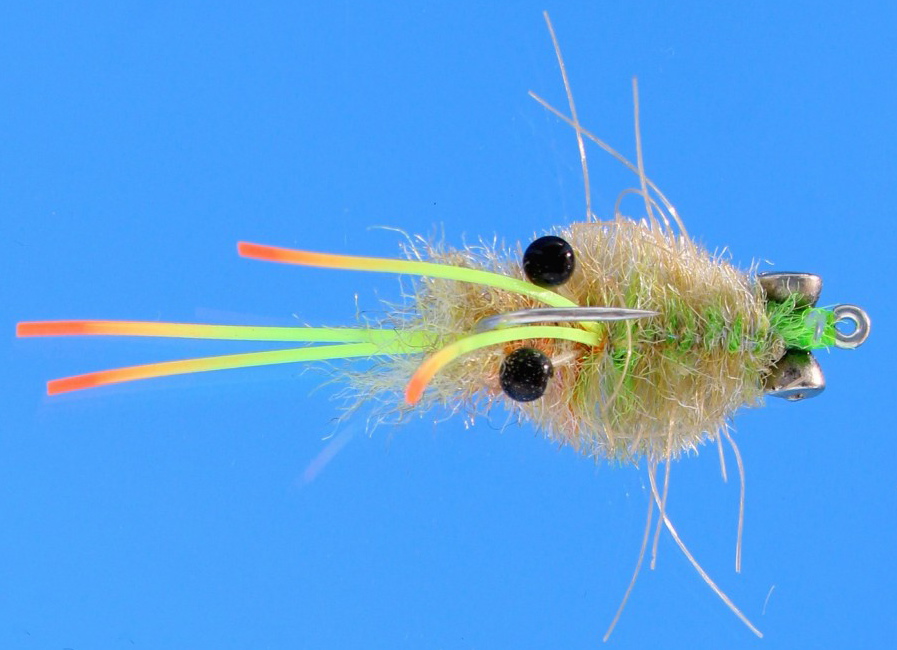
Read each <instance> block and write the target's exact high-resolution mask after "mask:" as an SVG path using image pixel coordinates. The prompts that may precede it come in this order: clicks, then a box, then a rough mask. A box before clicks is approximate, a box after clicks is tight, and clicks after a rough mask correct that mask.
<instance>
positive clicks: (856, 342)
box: [832, 305, 872, 350]
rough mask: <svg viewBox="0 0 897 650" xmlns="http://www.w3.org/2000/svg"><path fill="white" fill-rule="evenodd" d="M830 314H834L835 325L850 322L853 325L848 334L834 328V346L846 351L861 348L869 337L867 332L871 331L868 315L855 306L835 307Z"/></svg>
mask: <svg viewBox="0 0 897 650" xmlns="http://www.w3.org/2000/svg"><path fill="white" fill-rule="evenodd" d="M832 312H833V313H834V314H835V324H836V325H837V324H838V323H843V322H846V321H850V322H851V323H853V325H854V328H853V331H852V332H850V333H846V332H842V331H841V330H839V329H838V328H837V327H836V328H835V345H836V346H837V347H839V348H844V349H847V350H852V349H853V348H857V347H859V346H861V345H862V344H863V342H864V341H865V340H866V339H867V338H868V337H869V331H870V330H871V329H872V321H871V320H870V319H869V314H867V313H866V312H865V311H863V310H862V309H860V308H859V307H857V306H856V305H835V307H834V308H833V309H832Z"/></svg>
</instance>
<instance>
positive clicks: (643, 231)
mask: <svg viewBox="0 0 897 650" xmlns="http://www.w3.org/2000/svg"><path fill="white" fill-rule="evenodd" d="M545 19H546V23H547V24H548V30H549V34H550V36H551V38H552V41H553V43H554V50H555V54H556V56H557V60H558V64H559V67H560V71H561V75H562V79H563V83H564V88H565V90H566V94H567V101H568V105H569V109H570V114H569V116H568V115H565V114H563V113H562V112H561V111H559V110H558V109H556V108H554V107H553V106H551V105H550V104H549V103H548V102H546V101H545V100H543V99H541V98H540V97H538V96H537V95H535V94H533V93H530V94H531V95H532V96H533V97H534V98H535V99H536V100H537V101H538V102H540V103H541V104H542V105H543V106H544V107H545V108H546V109H547V110H549V111H551V112H552V113H553V114H555V115H556V116H557V117H558V118H560V119H561V120H562V121H564V122H566V123H567V124H569V125H570V126H571V127H572V128H573V129H574V131H575V134H576V139H577V144H578V146H579V153H580V158H581V164H582V170H583V180H584V186H585V199H586V220H585V221H584V222H581V223H574V224H571V225H569V226H566V227H562V228H557V229H555V232H554V234H551V235H547V236H544V237H540V238H538V239H536V240H535V241H533V242H532V243H531V244H530V245H529V246H528V247H527V248H526V250H525V252H524V253H523V255H522V258H520V259H517V258H514V257H511V256H509V255H507V254H506V253H504V252H503V251H501V250H497V249H496V248H494V247H489V246H481V247H479V248H465V249H459V250H456V249H451V248H446V247H443V246H440V245H435V244H431V243H429V242H427V241H426V240H423V239H417V240H414V241H412V243H411V244H410V245H409V246H408V247H407V250H406V257H407V259H383V258H369V257H351V256H343V255H332V254H325V253H313V252H308V251H298V250H290V249H285V248H278V247H274V246H266V245H260V244H252V243H246V242H241V243H239V244H238V252H239V254H240V255H241V256H243V257H246V258H251V259H257V260H264V261H269V262H279V263H287V264H298V265H304V266H317V267H327V268H333V269H348V270H357V271H373V272H385V273H397V274H407V275H414V276H419V278H420V280H419V281H418V282H417V283H416V284H415V286H414V289H413V291H412V293H411V295H410V296H409V297H408V298H409V299H408V300H407V302H406V305H405V306H404V307H403V308H400V309H398V310H396V311H394V312H393V313H392V314H391V315H390V316H389V317H388V318H387V319H386V320H385V321H384V322H381V323H373V324H372V323H363V324H362V326H359V327H339V328H333V327H326V328H325V327H254V326H231V325H212V324H192V323H161V322H140V321H107V320H68V321H29V322H21V323H19V324H18V326H17V335H18V336H22V337H31V336H60V335H111V336H153V337H177V338H207V339H231V340H255V341H272V342H282V343H287V342H289V343H302V344H303V345H301V346H293V347H288V348H285V349H278V350H271V351H266V352H252V353H242V354H230V355H224V356H215V357H203V358H197V359H184V360H177V361H167V362H162V363H152V364H147V365H141V366H132V367H127V368H119V369H114V370H105V371H99V372H91V373H87V374H83V375H76V376H72V377H66V378H63V379H56V380H52V381H50V382H49V383H48V385H47V390H48V393H50V394H57V393H64V392H68V391H74V390H80V389H86V388H93V387H98V386H103V385H106V384H112V383H117V382H124V381H131V380H137V379H145V378H150V377H161V376H166V375H175V374H183V373H191V372H202V371H208V370H222V369H228V368H239V367H247V366H259V365H268V364H280V363H293V362H305V361H318V360H333V359H350V358H357V357H363V358H370V359H373V360H374V362H373V366H372V367H371V368H370V369H368V370H365V371H356V372H347V378H348V381H349V382H350V383H351V385H352V386H353V387H354V388H355V389H356V390H357V391H358V392H359V394H360V395H361V396H362V397H374V396H377V397H378V399H379V400H380V401H381V403H383V404H393V405H394V406H392V407H390V408H395V409H397V410H398V411H399V412H400V414H405V413H408V412H410V411H411V410H413V409H414V410H420V411H423V410H426V409H427V408H428V407H431V406H435V405H442V406H445V407H448V408H449V409H451V410H459V409H467V410H468V411H470V412H471V413H477V412H480V411H481V410H484V409H486V408H488V407H489V406H491V405H492V404H493V403H495V402H502V403H503V404H504V405H505V406H506V407H507V408H508V409H509V410H510V411H511V412H512V414H515V415H517V416H519V417H520V419H523V420H528V421H530V422H532V423H533V424H535V426H537V427H538V428H539V429H541V430H542V431H543V432H544V433H545V435H546V436H547V437H548V438H550V439H552V440H555V441H559V442H561V443H565V444H569V445H571V446H572V447H574V448H575V449H577V450H579V451H580V452H582V453H583V454H586V455H590V456H595V457H599V458H605V459H609V460H612V461H621V462H633V463H634V462H636V461H638V460H639V459H645V460H646V462H647V465H648V477H649V480H650V486H651V498H649V504H648V506H649V507H648V516H647V521H646V524H645V536H644V539H643V542H642V546H641V551H640V553H639V559H638V562H637V564H636V569H635V571H634V573H633V577H632V581H631V582H630V584H629V587H628V589H627V590H626V593H625V595H624V597H623V602H622V603H621V604H620V608H619V610H618V611H617V615H616V617H615V618H614V620H613V622H612V623H611V626H610V629H609V630H608V635H609V634H610V631H611V630H612V629H613V627H614V625H615V624H616V622H617V619H618V618H619V616H620V613H621V612H622V609H623V606H624V604H625V602H626V600H627V598H628V596H629V593H630V592H631V590H632V587H633V585H634V582H635V578H636V576H637V575H638V572H639V569H640V568H641V565H642V560H643V558H644V556H645V551H646V548H647V544H648V539H649V531H650V528H651V523H652V513H653V508H654V507H655V506H656V507H657V508H659V511H660V515H659V519H658V522H657V529H656V532H655V535H654V550H653V552H652V558H653V556H654V554H656V548H657V537H658V535H659V533H660V529H661V526H663V527H665V528H666V529H667V530H668V531H669V533H670V534H671V536H672V537H673V538H674V540H675V541H676V543H677V545H678V546H679V547H680V549H681V550H682V551H683V553H684V554H685V555H686V556H687V558H688V559H689V561H690V562H691V563H692V565H693V566H694V567H695V569H696V570H697V571H698V572H699V573H700V574H701V577H702V578H703V579H704V581H705V582H707V584H708V585H709V586H710V587H711V588H712V589H713V590H714V591H715V592H716V593H717V595H718V596H719V597H720V598H721V599H723V601H724V602H725V603H726V604H727V605H728V606H729V608H730V609H732V611H733V612H734V613H735V614H736V615H738V616H739V617H740V618H741V619H742V621H743V622H744V623H745V624H746V625H747V626H748V627H750V628H751V630H753V631H754V632H755V633H756V634H758V635H760V632H759V631H758V630H757V629H756V628H755V627H754V626H753V625H752V624H751V623H750V622H749V621H748V620H747V618H746V617H745V616H744V615H743V614H742V613H741V612H740V611H739V610H738V609H737V607H735V605H734V604H733V603H732V602H731V601H730V600H729V599H728V597H727V596H726V595H725V594H724V593H723V592H722V591H721V590H720V589H719V588H718V587H717V586H716V584H715V583H714V582H713V581H712V580H711V579H710V577H709V576H708V575H707V574H706V572H705V571H704V570H703V569H702V568H701V567H700V566H699V565H698V563H697V562H696V560H695V559H694V558H693V556H692V555H691V553H690V552H689V551H688V549H687V548H686V547H685V545H684V544H683V543H682V541H681V539H680V538H679V535H678V533H677V532H676V529H675V528H674V527H673V526H672V523H671V522H670V520H669V518H668V517H667V515H666V513H665V505H666V497H667V487H668V483H669V470H670V461H671V460H673V459H675V458H677V457H678V456H679V455H681V454H682V453H683V452H686V451H689V450H692V449H696V448H697V447H698V446H699V445H701V444H702V443H703V442H706V441H712V442H715V443H716V444H717V445H718V447H719V451H720V461H721V464H722V467H723V471H724V472H725V469H724V467H725V466H724V464H723V447H722V441H723V439H724V438H725V439H726V440H727V441H728V442H729V444H731V446H732V449H733V451H734V452H735V455H736V459H737V461H738V467H739V474H740V477H741V485H742V492H741V495H742V496H741V507H742V510H741V512H740V513H739V515H740V516H739V526H738V542H737V544H736V570H737V569H738V568H739V562H740V560H739V558H740V539H741V528H742V520H743V503H744V491H743V490H744V478H743V471H742V469H741V458H740V456H739V455H738V450H737V447H736V446H735V445H734V442H733V441H732V439H731V437H730V435H729V433H728V430H727V421H728V419H729V418H730V417H731V416H732V414H733V413H734V411H735V410H737V409H738V408H739V407H741V406H745V405H748V406H750V405H755V404H759V403H760V402H761V401H762V399H763V397H764V395H773V396H777V397H784V398H786V399H789V400H798V399H802V398H805V397H811V396H814V395H817V394H819V393H820V392H821V391H822V390H823V388H824V379H823V376H822V371H821V369H820V368H819V365H818V363H817V362H816V361H815V359H814V358H813V355H812V351H813V350H816V349H825V348H830V347H841V348H854V347H857V346H858V345H860V344H861V343H862V342H863V341H864V340H865V338H866V337H867V336H868V334H869V328H870V321H869V318H868V316H867V315H866V314H865V312H863V310H862V309H860V308H859V307H856V306H853V305H837V306H835V307H832V308H820V307H817V306H816V305H817V301H818V298H819V295H820V291H821V288H822V282H821V279H820V278H819V277H818V276H815V275H811V274H807V273H771V274H759V275H757V274H753V273H751V272H745V271H742V270H739V269H737V268H735V267H734V266H733V265H731V264H730V263H729V262H727V261H726V260H724V259H722V258H720V257H718V256H714V255H711V254H710V253H709V252H708V251H707V250H705V249H704V248H703V247H701V246H699V245H698V244H696V243H695V242H694V241H693V240H692V239H691V238H690V237H689V236H688V234H687V232H686V229H685V227H684V225H683V223H682V221H681V220H680V218H679V216H678V214H677V213H676V211H675V209H674V208H673V206H672V204H671V203H670V202H669V201H668V200H667V199H666V197H665V196H664V195H663V193H662V192H661V191H660V190H659V189H658V188H657V186H656V185H654V183H653V182H652V181H651V180H650V179H649V178H648V177H647V176H646V174H645V172H644V166H643V162H642V153H641V140H640V135H639V128H638V93H637V86H636V84H635V82H633V95H634V106H635V134H636V152H637V161H636V163H635V164H633V163H631V162H629V161H628V160H627V159H626V158H624V157H623V156H622V155H620V154H619V153H617V152H616V151H615V150H614V149H612V148H611V147H610V146H609V145H607V144H606V143H605V142H603V141H602V140H601V139H599V138H598V137H596V136H595V135H593V134H592V133H591V132H589V131H587V130H586V129H584V128H583V127H582V125H581V124H580V123H579V120H578V117H577V113H576V107H575V104H574V102H573V96H572V92H571V89H570V83H569V80H568V78H567V73H566V68H565V65H564V61H563V58H562V57H561V52H560V48H559V46H558V43H557V39H556V37H555V34H554V30H553V28H552V26H551V22H550V21H549V20H548V16H547V14H546V15H545ZM587 140H588V141H591V142H592V143H594V144H596V145H597V146H599V147H600V148H602V149H603V150H605V151H606V152H608V153H609V154H611V155H612V156H614V157H615V158H616V159H617V160H618V161H620V162H621V163H622V164H623V165H625V166H626V167H628V168H629V169H630V170H631V171H633V172H634V173H635V175H636V176H637V178H638V181H639V184H638V187H636V188H633V189H629V190H624V191H623V192H622V193H621V194H620V198H622V197H623V196H625V195H627V194H630V193H632V194H635V195H637V196H640V197H641V198H642V199H643V201H644V207H645V215H644V218H643V219H641V220H638V221H636V220H633V219H630V218H627V217H624V216H623V215H622V214H621V213H620V209H619V206H620V201H619V199H618V202H617V206H616V208H615V210H614V218H613V219H612V220H610V221H599V220H597V218H596V217H595V216H594V214H593V213H592V210H591V203H590V188H589V176H588V165H587V161H586V149H585V142H586V141H587ZM845 325H846V326H847V329H846V331H845ZM390 394H392V395H394V398H393V399H390V397H389V396H390ZM660 463H665V477H664V481H663V484H662V486H661V487H660V488H658V485H657V483H658V482H657V480H656V472H657V468H658V465H659V464H660ZM652 565H653V559H652ZM605 638H607V637H605Z"/></svg>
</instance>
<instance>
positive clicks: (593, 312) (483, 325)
mask: <svg viewBox="0 0 897 650" xmlns="http://www.w3.org/2000/svg"><path fill="white" fill-rule="evenodd" d="M659 315H660V312H656V311H648V310H646V309H624V308H621V307H539V308H536V309H521V310H520V311H509V312H507V313H505V314H496V315H495V316H487V317H486V318H483V319H482V320H480V321H479V322H478V323H477V325H476V330H477V331H478V332H486V331H488V330H494V329H499V328H502V327H512V326H515V325H527V324H529V323H575V322H596V321H600V322H606V321H618V320H631V319H634V318H646V317H648V316H659Z"/></svg>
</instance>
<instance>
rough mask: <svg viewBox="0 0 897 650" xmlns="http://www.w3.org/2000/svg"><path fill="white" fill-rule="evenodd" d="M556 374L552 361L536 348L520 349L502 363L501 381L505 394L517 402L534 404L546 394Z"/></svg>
mask: <svg viewBox="0 0 897 650" xmlns="http://www.w3.org/2000/svg"><path fill="white" fill-rule="evenodd" d="M553 374H554V367H553V366H552V365H551V360H550V359H549V358H548V357H546V356H545V355H544V354H542V353H541V352H539V351H538V350H536V349H534V348H518V349H516V350H514V351H513V352H512V353H511V354H509V355H508V356H506V357H505V359H504V361H502V362H501V370H500V371H499V380H500V381H501V388H502V390H503V391H505V394H506V395H507V396H508V397H510V398H511V399H512V400H515V401H517V402H532V401H533V400H535V399H539V398H540V397H542V395H543V394H545V388H546V387H547V386H548V380H549V379H551V376H552V375H553Z"/></svg>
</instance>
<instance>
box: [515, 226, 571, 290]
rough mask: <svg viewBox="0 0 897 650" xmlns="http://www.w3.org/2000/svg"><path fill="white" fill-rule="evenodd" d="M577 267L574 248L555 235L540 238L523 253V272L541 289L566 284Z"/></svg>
mask: <svg viewBox="0 0 897 650" xmlns="http://www.w3.org/2000/svg"><path fill="white" fill-rule="evenodd" d="M575 267H576V258H575V257H574V255H573V247H572V246H570V244H568V243H567V242H566V241H564V240H563V239H561V238H560V237H555V236H554V235H546V236H545V237H539V238H538V239H537V240H536V241H534V242H533V243H532V244H530V245H529V246H527V247H526V252H525V253H523V272H524V273H526V277H528V278H529V281H530V282H532V283H533V284H535V285H538V286H540V287H556V286H558V285H561V284H564V283H565V282H566V281H567V280H569V279H570V276H571V275H573V269H574V268H575Z"/></svg>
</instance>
